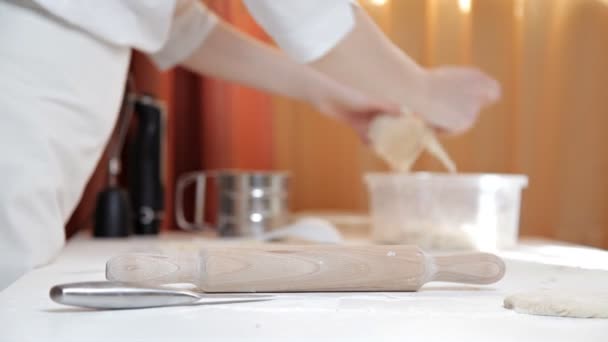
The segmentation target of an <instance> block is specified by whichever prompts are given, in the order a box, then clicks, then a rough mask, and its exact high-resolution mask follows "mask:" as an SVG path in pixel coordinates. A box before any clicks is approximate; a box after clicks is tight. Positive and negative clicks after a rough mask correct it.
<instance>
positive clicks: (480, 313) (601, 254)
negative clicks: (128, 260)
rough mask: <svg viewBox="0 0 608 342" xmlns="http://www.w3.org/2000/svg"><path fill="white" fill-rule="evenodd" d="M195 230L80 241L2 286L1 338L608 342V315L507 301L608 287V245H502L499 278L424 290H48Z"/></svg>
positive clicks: (98, 276)
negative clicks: (274, 294) (147, 293)
mask: <svg viewBox="0 0 608 342" xmlns="http://www.w3.org/2000/svg"><path fill="white" fill-rule="evenodd" d="M191 237H192V236H191V235H185V234H173V235H168V236H163V237H162V239H160V240H159V239H150V238H144V239H142V238H139V239H137V238H129V239H125V240H93V239H90V238H88V237H86V236H80V237H78V238H76V239H73V240H72V241H70V243H69V244H68V246H67V247H66V248H65V250H64V251H63V252H62V254H61V255H60V257H59V258H58V259H57V260H56V261H55V262H54V263H53V264H51V265H49V266H46V267H43V268H40V269H37V270H35V271H33V272H30V273H29V274H27V275H25V276H24V277H22V278H21V279H20V280H18V281H17V282H16V283H14V284H13V285H11V286H10V287H9V288H7V289H6V290H4V291H2V292H1V293H0V342H13V341H19V342H22V341H49V342H52V341H61V342H66V341H130V342H133V341H219V340H232V341H240V340H243V341H244V340H246V341H254V340H259V341H272V340H275V341H319V340H328V341H337V340H349V341H608V320H606V319H576V318H559V317H541V316H531V315H525V314H518V313H515V312H513V311H511V310H507V309H504V308H503V306H502V303H503V299H504V297H505V296H506V295H508V294H511V293H514V292H519V291H528V290H535V289H540V288H566V289H578V290H580V291H581V292H585V293H588V291H598V290H600V291H601V290H604V291H606V290H607V289H608V252H605V251H599V250H593V249H586V248H579V247H576V246H565V245H557V244H550V243H547V242H526V243H523V244H522V245H521V246H520V247H519V248H517V249H515V250H512V251H508V252H503V253H501V254H502V256H503V257H505V259H506V263H507V273H506V276H505V278H504V279H503V280H501V281H500V282H499V283H497V284H494V285H491V286H467V285H459V284H447V283H435V284H430V285H427V286H425V287H424V288H423V289H422V290H421V291H420V292H416V293H328V294H295V295H293V294H292V295H285V297H284V298H283V297H282V298H280V299H278V300H274V301H269V302H259V303H242V304H230V305H213V306H211V305H207V306H205V305H198V306H185V307H170V308H154V309H141V310H119V311H94V310H86V309H78V308H71V307H65V306H61V305H58V304H55V303H54V302H52V301H51V300H50V299H49V297H48V291H49V289H50V287H51V286H52V285H55V284H59V283H67V282H76V281H89V280H103V279H104V263H105V261H106V260H107V259H108V258H109V257H110V256H112V255H115V254H118V253H122V252H131V251H134V250H139V251H141V250H146V249H149V248H161V249H163V248H173V247H175V246H183V245H188V246H191V245H194V244H204V243H209V241H208V240H204V239H201V238H196V239H194V241H191ZM212 243H213V242H212ZM572 266H578V267H572Z"/></svg>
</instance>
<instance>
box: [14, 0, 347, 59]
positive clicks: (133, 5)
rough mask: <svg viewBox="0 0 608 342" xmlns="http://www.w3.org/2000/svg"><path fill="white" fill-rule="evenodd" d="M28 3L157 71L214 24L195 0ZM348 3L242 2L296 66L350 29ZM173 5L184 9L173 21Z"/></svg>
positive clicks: (191, 47)
mask: <svg viewBox="0 0 608 342" xmlns="http://www.w3.org/2000/svg"><path fill="white" fill-rule="evenodd" d="M20 1H32V0H20ZM33 1H35V2H36V3H37V4H39V5H40V6H42V7H44V8H45V9H46V10H48V11H49V12H50V13H52V14H54V15H56V16H58V17H60V18H62V19H63V20H65V21H67V22H68V23H70V24H73V25H75V26H77V27H79V28H81V29H83V30H85V31H87V32H89V33H91V34H93V35H95V36H96V37H98V38H100V39H102V40H105V41H107V42H109V43H112V44H116V45H121V46H130V47H134V48H136V49H138V50H141V51H143V52H147V53H150V54H151V56H152V59H153V60H154V61H155V62H156V64H157V65H158V66H159V67H160V68H162V69H166V68H170V67H172V66H174V65H176V64H178V63H179V62H180V61H182V60H184V59H185V58H187V57H188V56H189V55H190V54H191V53H192V52H194V49H196V48H197V47H198V46H200V44H201V43H202V42H203V40H204V38H205V37H206V36H207V35H208V33H209V32H210V31H211V29H212V28H213V26H214V25H215V23H216V22H217V18H216V16H215V15H214V14H213V13H212V12H211V11H209V10H208V9H207V8H206V7H205V6H204V5H203V4H202V3H201V2H199V1H198V0H96V1H77V0H71V1H70V0H63V1H58V0H33ZM353 2H355V1H354V0H278V1H277V0H245V4H246V5H247V8H248V9H249V12H250V13H251V14H252V15H253V17H254V18H255V19H256V21H258V23H260V24H261V25H262V27H263V28H264V29H265V30H266V31H267V32H268V33H269V34H270V35H271V36H272V37H273V38H274V40H275V41H276V42H277V44H278V45H279V46H280V47H281V48H282V49H283V50H285V51H286V52H287V53H288V54H289V55H291V56H292V57H293V58H294V59H296V60H298V61H300V62H310V61H312V60H314V59H317V58H319V57H321V56H322V55H323V54H325V53H326V52H327V51H329V50H330V49H331V48H332V47H334V46H335V45H336V43H337V42H338V41H340V39H342V38H343V37H344V36H345V35H346V34H347V33H348V32H349V31H350V30H351V29H352V27H353V26H354V15H353V11H352V9H351V4H352V3H353ZM176 6H177V7H178V8H185V10H182V11H179V12H180V15H178V16H175V17H174V15H173V13H174V11H175V8H176Z"/></svg>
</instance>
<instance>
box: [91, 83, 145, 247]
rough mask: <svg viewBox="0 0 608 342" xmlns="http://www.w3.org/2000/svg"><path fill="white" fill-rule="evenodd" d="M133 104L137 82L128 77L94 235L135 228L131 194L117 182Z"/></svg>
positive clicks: (126, 232)
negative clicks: (133, 226) (106, 184)
mask: <svg viewBox="0 0 608 342" xmlns="http://www.w3.org/2000/svg"><path fill="white" fill-rule="evenodd" d="M134 107H135V99H134V81H133V79H132V77H131V76H129V77H128V79H127V84H126V86H125V93H124V96H123V101H122V106H121V108H120V113H119V116H118V123H117V125H118V130H117V132H116V133H115V135H114V136H113V139H111V141H110V144H111V145H110V148H109V162H108V186H107V187H106V189H104V190H103V191H101V192H100V193H99V194H98V195H97V203H96V208H95V226H94V230H93V236H95V237H125V236H128V235H129V234H130V233H131V230H132V216H131V205H130V203H129V196H128V194H127V192H126V191H125V190H124V189H122V188H121V187H120V185H119V184H118V176H119V175H120V173H121V169H122V163H121V160H120V156H121V152H122V149H123V145H124V142H125V138H126V135H127V132H128V130H129V125H130V124H131V118H132V117H133V112H134Z"/></svg>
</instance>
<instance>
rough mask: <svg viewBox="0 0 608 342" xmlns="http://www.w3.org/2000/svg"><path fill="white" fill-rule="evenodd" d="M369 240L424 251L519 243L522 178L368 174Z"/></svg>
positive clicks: (435, 174)
mask: <svg viewBox="0 0 608 342" xmlns="http://www.w3.org/2000/svg"><path fill="white" fill-rule="evenodd" d="M365 181H366V183H367V186H368V189H369V193H370V210H371V218H372V236H373V239H374V240H375V241H376V242H379V243H394V244H397V243H398V244H415V245H418V246H419V247H421V248H423V249H427V250H496V249H502V248H509V247H512V246H514V245H516V243H517V237H518V232H519V212H520V205H521V192H522V190H523V188H525V187H526V186H527V185H528V177H527V176H524V175H502V174H443V173H408V174H399V173H370V174H367V175H366V176H365Z"/></svg>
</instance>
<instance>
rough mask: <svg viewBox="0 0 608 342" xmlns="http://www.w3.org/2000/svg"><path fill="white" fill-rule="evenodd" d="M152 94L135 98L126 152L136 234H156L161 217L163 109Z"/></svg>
mask: <svg viewBox="0 0 608 342" xmlns="http://www.w3.org/2000/svg"><path fill="white" fill-rule="evenodd" d="M163 108H164V107H163V105H162V103H161V102H159V101H157V100H156V99H155V98H154V97H153V96H151V95H143V96H139V97H137V99H136V101H135V108H134V109H135V113H136V119H137V122H136V132H135V137H134V139H133V142H132V146H131V151H130V155H129V190H130V195H131V205H132V208H133V219H134V220H133V224H134V233H135V234H143V235H146V234H158V232H159V229H160V223H161V220H162V217H163V207H164V206H163V185H162V172H161V167H162V148H161V146H162V137H163V130H162V127H163V120H164V110H163Z"/></svg>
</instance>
